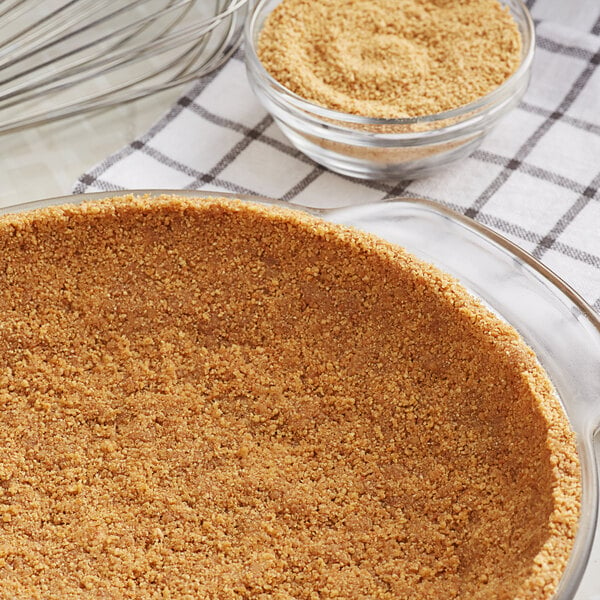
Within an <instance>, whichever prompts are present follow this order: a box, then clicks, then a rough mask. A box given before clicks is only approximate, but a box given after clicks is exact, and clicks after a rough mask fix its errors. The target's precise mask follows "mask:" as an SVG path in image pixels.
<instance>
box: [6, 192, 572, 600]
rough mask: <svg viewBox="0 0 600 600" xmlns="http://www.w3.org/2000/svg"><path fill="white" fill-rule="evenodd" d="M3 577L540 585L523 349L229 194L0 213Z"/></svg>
mask: <svg viewBox="0 0 600 600" xmlns="http://www.w3.org/2000/svg"><path fill="white" fill-rule="evenodd" d="M0 257H1V258H0V264H1V267H0V314H1V315H2V317H1V319H0V448H1V449H2V451H1V453H0V598H3V599H13V598H27V599H28V600H29V599H31V600H34V599H41V600H52V599H57V600H58V599H62V600H70V599H97V598H105V599H140V600H141V599H153V598H157V599H158V598H160V599H169V598H171V599H178V600H185V599H189V600H191V599H206V600H234V599H274V600H292V599H297V600H318V599H331V598H344V599H357V600H358V599H364V598H373V599H381V600H392V599H393V600H401V599H405V598H406V599H408V598H411V599H434V598H444V599H451V598H465V599H466V598H469V599H473V598H477V599H482V600H483V599H490V600H502V599H509V598H510V599H515V598H519V599H532V600H533V599H536V600H539V599H543V598H548V599H549V598H550V597H551V596H552V594H553V591H554V590H555V588H556V585H557V582H558V579H559V578H560V574H561V572H562V570H563V568H564V565H565V563H566V559H567V557H568V554H569V551H570V549H571V546H572V542H573V537H574V533H575V530H576V523H577V518H578V514H579V467H578V462H577V454H576V451H575V447H574V441H573V434H572V433H571V431H570V429H569V426H568V423H567V421H566V418H565V416H564V414H563V412H562V410H561V407H560V405H559V403H558V401H557V400H556V398H555V397H554V395H553V393H552V389H551V386H550V384H549V382H548V380H547V378H546V376H545V375H544V373H543V372H542V371H541V369H540V367H539V366H538V364H537V362H536V360H535V358H534V356H533V354H532V353H531V351H530V350H529V349H528V348H527V347H526V346H525V345H524V344H523V342H522V341H521V339H520V338H519V336H518V335H517V334H516V332H515V331H514V330H512V329H511V328H510V327H508V326H506V325H504V324H503V323H502V322H500V321H499V320H498V319H496V318H495V317H493V316H492V315H491V314H490V313H489V312H487V311H486V310H485V309H484V308H482V307H481V306H480V305H479V304H478V303H476V302H475V301H474V300H473V299H472V298H471V297H470V296H468V295H467V294H466V292H464V291H463V290H462V289H461V288H460V287H459V286H458V285H457V284H456V283H455V282H454V281H453V280H452V279H450V278H449V277H447V276H445V275H443V274H441V273H440V272H439V271H437V270H436V269H434V268H432V267H429V266H427V265H425V264H423V263H421V262H419V261H417V260H416V259H414V258H412V257H411V256H409V255H407V254H406V253H404V252H403V251H402V250H400V249H398V248H396V247H393V246H391V245H389V244H387V243H385V242H382V241H378V240H376V239H375V238H372V237H370V236H368V235H366V234H361V233H359V232H355V231H353V230H350V229H346V228H342V227H339V226H334V225H330V224H327V223H324V222H322V221H320V220H317V219H315V218H313V217H310V216H304V215H302V214H298V213H294V212H292V211H286V210H279V209H273V208H265V207H261V206H259V205H252V204H245V203H241V202H237V201H231V200H224V199H208V200H207V199H205V200H190V199H177V198H170V197H163V198H153V199H144V198H141V199H140V198H137V199H136V198H131V197H128V198H121V199H119V198H116V199H111V200H110V201H102V202H96V203H90V204H87V205H82V206H65V207H61V208H52V209H45V210H42V211H38V212H35V213H31V214H24V215H16V216H9V217H4V218H1V219H0Z"/></svg>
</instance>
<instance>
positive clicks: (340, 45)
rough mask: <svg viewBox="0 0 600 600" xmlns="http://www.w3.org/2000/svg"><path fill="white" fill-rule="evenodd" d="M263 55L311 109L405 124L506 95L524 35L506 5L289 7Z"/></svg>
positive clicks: (391, 1)
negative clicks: (500, 92) (495, 93)
mask: <svg viewBox="0 0 600 600" xmlns="http://www.w3.org/2000/svg"><path fill="white" fill-rule="evenodd" d="M257 50H258V57H259V59H260V60H261V62H262V64H263V65H264V67H265V69H266V70H267V71H268V72H269V73H270V75H271V76H272V77H274V78H275V79H276V80H277V81H279V82H280V83H281V84H282V85H284V86H285V87H286V88H288V89H289V90H291V91H292V92H294V93H295V94H297V95H298V96H300V97H302V98H305V99H306V100H310V101H312V102H315V103H316V104H319V105H321V106H325V107H327V108H331V109H334V110H338V111H341V112H344V113H350V114H357V115H362V116H365V117H373V118H384V119H398V118H406V117H421V116H425V115H433V114H436V113H441V112H444V111H448V110H452V109H455V108H458V107H460V106H463V105H465V104H468V103H470V102H473V101H474V100H477V99H478V98H481V97H483V96H485V95H486V94H488V93H489V92H491V91H492V90H494V89H495V88H497V87H498V86H500V85H501V84H502V83H504V82H505V81H506V80H507V79H508V78H509V77H510V76H511V75H512V74H513V73H514V72H515V71H516V70H517V67H518V66H519V64H520V62H521V36H520V33H519V29H518V27H517V24H516V23H515V21H514V19H513V17H512V16H511V14H510V11H509V10H508V7H507V6H505V5H503V4H501V3H500V2H498V0H445V1H443V2H439V1H435V0H368V1H361V2H355V1H352V0H320V1H319V2H314V1H313V0H283V2H281V3H280V4H278V5H277V6H276V7H275V9H274V10H273V11H272V12H271V13H270V15H269V16H268V18H267V19H266V20H265V23H264V26H263V29H262V31H261V33H260V37H259V42H258V46H257Z"/></svg>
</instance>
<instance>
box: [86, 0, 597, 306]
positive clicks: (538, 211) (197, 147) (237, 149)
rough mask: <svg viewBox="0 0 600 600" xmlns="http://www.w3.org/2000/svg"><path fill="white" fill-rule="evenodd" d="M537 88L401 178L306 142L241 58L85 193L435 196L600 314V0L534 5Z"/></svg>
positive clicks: (112, 160)
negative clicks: (415, 176)
mask: <svg viewBox="0 0 600 600" xmlns="http://www.w3.org/2000/svg"><path fill="white" fill-rule="evenodd" d="M528 4H529V6H530V8H531V10H532V13H533V16H534V18H535V20H536V25H537V34H538V39H537V52H536V58H535V61H534V68H533V77H532V82H531V85H530V88H529V90H528V92H527V94H526V96H525V98H524V101H523V102H522V103H521V105H520V106H519V107H518V108H517V109H515V110H514V111H513V112H512V113H511V114H510V115H509V116H508V117H507V118H506V119H505V120H504V121H503V122H502V124H501V125H500V126H499V127H498V128H497V129H496V130H495V131H494V132H492V134H491V135H490V136H489V137H488V138H487V139H486V140H485V141H484V143H483V145H482V146H481V147H480V149H478V150H477V151H475V152H474V153H473V154H472V155H471V156H470V157H469V158H467V159H465V160H463V161H462V162H461V163H459V164H458V165H456V166H453V167H450V168H448V169H446V170H445V171H443V172H440V173H439V174H437V175H435V176H432V177H429V178H427V179H421V180H416V181H412V182H403V183H399V184H393V183H386V182H361V181H355V180H351V179H348V178H344V177H341V176H339V175H335V174H333V173H331V172H328V171H326V170H324V169H323V168H321V167H319V166H317V165H315V164H314V163H313V162H312V161H311V160H309V159H308V158H306V157H305V156H303V155H302V154H301V153H299V152H298V151H297V150H295V149H294V148H292V147H291V146H290V144H289V143H288V141H287V140H286V139H285V138H284V137H283V135H282V134H281V132H280V131H279V129H278V128H277V127H276V126H275V125H274V123H273V120H272V119H271V118H270V117H269V116H268V115H267V114H266V113H265V111H264V110H263V109H262V107H261V106H260V105H259V104H258V102H257V101H256V99H255V98H254V96H253V94H252V92H251V90H250V88H249V86H248V83H247V80H246V76H245V72H244V66H243V58H242V55H241V53H238V55H236V56H235V57H234V58H233V59H232V60H231V61H230V62H229V63H228V64H227V65H226V66H225V67H224V68H223V69H222V70H221V71H219V72H217V73H213V74H211V75H210V76H208V77H206V78H204V79H202V80H200V81H199V82H198V83H197V84H196V85H195V86H194V87H193V88H192V89H191V90H189V91H188V93H187V94H186V95H184V96H183V97H182V98H180V100H179V101H178V102H177V104H176V105H175V106H174V107H173V108H172V109H171V110H170V111H169V113H168V114H167V115H165V117H164V118H163V119H162V120H161V121H159V122H158V123H157V124H156V125H155V126H154V127H153V128H152V129H151V130H150V131H148V132H147V133H146V134H145V135H143V136H141V137H140V138H139V139H137V140H135V141H134V142H132V143H131V144H130V145H129V146H127V147H125V148H123V149H122V150H121V151H120V152H117V153H116V154H115V155H113V156H110V157H109V158H107V159H106V160H105V161H104V162H102V163H101V164H100V165H98V166H96V167H94V168H92V169H91V170H90V171H89V172H87V173H85V174H84V175H82V177H81V178H80V179H79V181H78V183H77V185H76V187H75V191H76V192H83V191H99V190H121V189H131V188H183V189H202V190H209V191H227V192H234V193H240V194H254V195H263V196H269V197H273V198H279V199H283V200H288V201H293V202H295V203H300V204H304V205H309V206H322V207H325V206H327V207H331V206H340V205H346V204H352V203H364V202H370V201H377V200H382V199H387V198H392V197H394V196H400V195H402V196H407V197H421V198H428V199H432V200H435V201H437V202H439V203H441V204H444V205H446V206H449V207H451V208H453V209H455V210H457V211H459V212H462V213H464V214H466V215H468V216H470V217H472V218H474V219H476V220H478V221H480V222H482V223H484V224H486V225H488V226H490V227H492V228H493V229H495V230H497V231H498V232H500V233H501V234H503V235H505V236H506V237H508V238H509V239H511V240H512V241H514V242H516V243H517V244H518V245H520V246H521V247H523V248H524V249H525V250H527V251H529V252H531V253H532V254H533V255H534V256H535V257H537V258H538V259H540V260H542V261H543V262H544V263H545V264H546V265H547V266H548V267H550V268H551V269H553V270H554V271H555V272H557V273H558V275H560V276H561V277H563V278H564V279H565V280H566V281H568V282H569V283H570V284H571V285H572V286H573V287H574V288H575V289H576V290H578V291H579V292H580V293H581V294H582V295H583V297H584V298H585V299H586V300H587V301H588V302H589V303H590V304H591V305H592V306H593V307H594V308H595V309H596V310H597V311H599V312H600V192H599V188H600V68H598V64H600V2H599V1H598V0H569V1H568V2H565V0H530V2H529V3H528Z"/></svg>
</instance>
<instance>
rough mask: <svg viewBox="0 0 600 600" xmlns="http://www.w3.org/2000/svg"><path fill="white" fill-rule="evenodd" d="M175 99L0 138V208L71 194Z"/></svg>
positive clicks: (172, 94) (171, 95) (168, 96)
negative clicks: (82, 179) (90, 171)
mask: <svg viewBox="0 0 600 600" xmlns="http://www.w3.org/2000/svg"><path fill="white" fill-rule="evenodd" d="M180 93H181V88H178V89H172V90H168V91H165V92H162V93H160V94H157V95H155V96H152V97H150V98H144V99H142V100H139V101H137V102H134V103H131V104H128V105H125V106H119V107H116V108H111V109H106V110H104V111H102V112H99V113H90V114H87V115H81V116H76V117H72V118H70V119H67V120H63V121H58V122H55V123H51V124H49V125H44V126H41V127H36V128H33V129H27V130H23V131H18V132H14V133H9V134H4V135H2V134H0V206H10V205H12V204H20V203H23V202H27V201H31V200H39V199H42V198H51V197H54V196H61V195H64V194H69V193H71V191H72V188H73V185H74V183H75V181H76V180H77V178H78V177H79V176H80V175H81V174H82V173H83V172H84V171H86V169H89V168H90V167H91V166H92V165H94V164H96V163H97V162H99V161H101V160H102V159H104V158H105V157H106V156H108V155H109V154H110V153H112V152H114V151H116V150H118V149H119V148H121V147H122V146H124V145H126V144H128V143H129V142H131V140H133V139H135V137H136V136H138V135H140V134H141V133H143V132H144V131H145V130H146V129H148V128H149V127H150V126H151V125H152V123H153V122H154V121H156V120H157V119H158V118H159V117H160V116H161V115H162V114H163V113H164V112H165V111H166V110H167V109H168V107H169V106H170V105H171V104H172V103H173V102H174V101H175V100H176V99H177V97H178V96H179V94H180Z"/></svg>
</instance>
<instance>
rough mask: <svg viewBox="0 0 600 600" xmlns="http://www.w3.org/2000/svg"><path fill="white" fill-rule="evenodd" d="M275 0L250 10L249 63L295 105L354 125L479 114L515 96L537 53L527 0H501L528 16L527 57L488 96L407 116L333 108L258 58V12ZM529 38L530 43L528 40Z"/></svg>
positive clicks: (247, 29)
mask: <svg viewBox="0 0 600 600" xmlns="http://www.w3.org/2000/svg"><path fill="white" fill-rule="evenodd" d="M269 1H271V0H257V1H256V2H255V4H254V5H253V6H252V7H251V9H250V13H249V14H248V17H247V19H246V22H245V24H244V49H245V58H246V63H247V65H248V66H249V70H250V68H251V69H252V70H254V71H255V72H256V74H257V75H258V76H259V77H260V79H261V80H262V82H263V83H266V84H267V85H268V86H269V88H271V89H272V90H274V92H275V93H277V94H279V96H281V97H283V98H284V99H285V101H286V102H288V103H289V104H291V105H293V106H294V108H296V109H299V110H301V111H303V112H305V113H308V114H310V115H311V116H312V117H320V118H322V119H324V120H325V119H326V120H328V121H337V122H339V123H344V122H346V123H351V124H353V125H356V124H358V125H379V126H385V125H388V126H390V125H405V126H406V125H416V124H423V123H425V124H436V123H440V122H441V123H442V127H443V122H444V121H447V120H452V121H454V120H456V119H460V118H464V117H465V116H469V115H470V114H474V115H475V116H478V113H479V112H480V111H481V109H483V108H486V107H487V106H492V107H493V106H494V105H495V104H496V102H500V101H502V100H505V99H506V98H507V97H511V96H512V95H513V93H514V90H513V89H512V88H513V86H516V85H517V84H518V83H519V82H520V81H521V80H522V79H523V78H526V77H527V76H528V74H529V72H530V70H531V65H532V62H533V57H534V54H535V45H536V44H535V42H536V34H535V26H534V22H533V19H532V17H531V13H530V12H529V9H528V8H527V6H526V5H525V3H524V2H523V0H500V1H501V2H502V4H503V5H505V6H509V4H508V3H510V6H509V8H510V7H512V8H514V9H516V10H518V11H519V14H520V16H521V17H522V18H523V20H524V27H523V29H524V32H525V34H526V35H525V36H523V35H522V36H521V40H522V43H523V58H522V60H521V63H520V64H519V66H518V68H517V70H516V71H515V72H514V73H513V74H512V75H510V76H509V77H508V78H507V79H506V80H505V81H504V82H503V83H501V84H500V85H499V86H498V87H497V88H495V89H494V90H492V91H491V92H489V93H487V94H486V95H485V96H482V97H481V98H478V99H476V100H473V101H472V102H469V103H468V104H463V105H462V106H459V107H457V108H452V109H450V110H446V111H443V112H439V113H434V114H431V115H423V116H418V117H403V118H398V119H386V118H378V117H365V116H361V115H356V114H352V113H346V112H343V111H338V110H335V109H332V108H327V107H324V106H321V105H319V104H316V103H314V102H311V101H310V100H306V99H305V98H303V97H302V96H299V95H298V94H296V93H295V92H293V91H291V90H290V89H288V88H287V87H285V86H284V85H282V84H281V83H280V82H279V81H277V80H276V79H275V78H274V77H273V76H272V75H271V74H270V73H269V72H268V71H267V70H266V69H265V68H264V67H263V65H262V62H261V61H260V59H259V58H258V54H257V52H256V43H255V39H256V38H255V33H258V32H257V31H256V27H257V20H258V14H259V12H260V11H261V9H262V8H263V7H264V5H265V4H266V3H267V2H269ZM526 42H528V43H526Z"/></svg>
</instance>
